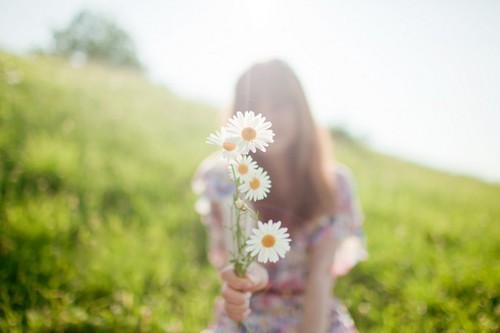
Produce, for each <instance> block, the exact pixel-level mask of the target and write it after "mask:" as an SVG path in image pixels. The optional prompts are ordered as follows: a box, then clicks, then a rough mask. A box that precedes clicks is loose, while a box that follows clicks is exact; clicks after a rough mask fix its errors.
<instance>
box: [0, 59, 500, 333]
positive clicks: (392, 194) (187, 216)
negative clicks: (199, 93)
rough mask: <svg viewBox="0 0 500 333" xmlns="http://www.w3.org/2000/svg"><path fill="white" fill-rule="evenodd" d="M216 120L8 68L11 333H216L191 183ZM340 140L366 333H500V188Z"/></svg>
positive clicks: (169, 98)
mask: <svg viewBox="0 0 500 333" xmlns="http://www.w3.org/2000/svg"><path fill="white" fill-rule="evenodd" d="M216 113H217V112H216V110H215V109H214V108H213V107H210V106H207V105H206V104H204V103H202V102H196V101H189V100H184V99H182V98H179V97H177V96H175V95H174V94H172V93H171V92H169V91H168V90H167V89H165V88H163V87H159V86H154V85H152V84H151V83H149V82H148V81H147V80H146V79H144V78H143V77H142V76H141V75H140V74H138V73H134V72H127V71H124V70H117V69H110V68H103V67H100V66H98V65H89V66H86V67H83V68H71V67H69V66H67V65H65V63H64V62H63V61H61V60H57V59H50V58H36V59H23V58H19V57H15V56H12V55H9V54H6V53H0V331H2V332H25V331H29V332H173V333H175V332H188V333H190V332H199V331H200V329H202V328H203V326H204V325H206V324H207V323H208V321H209V320H210V316H211V313H210V311H211V306H212V299H213V298H214V296H215V295H216V294H217V292H218V290H219V285H218V281H217V275H216V272H215V271H214V270H213V269H212V268H211V267H210V265H209V264H208V262H207V260H206V255H205V246H206V240H205V230H204V229H203V226H202V225H201V224H200V223H199V219H198V216H197V215H196V213H195V212H194V210H193V205H194V200H195V197H194V195H193V194H192V193H191V189H190V178H191V175H192V174H193V172H194V170H195V168H196V166H197V164H198V163H199V162H200V161H201V160H202V159H203V158H204V157H205V156H206V155H207V154H208V153H210V152H211V151H212V150H211V147H210V146H208V145H206V144H205V143H204V141H205V138H206V136H207V135H208V134H209V133H210V132H212V131H213V130H215V129H216V126H217V114H216ZM335 133H337V134H336V135H335V136H334V139H335V154H336V156H337V159H338V160H340V161H342V162H343V163H345V164H347V165H348V166H349V167H350V168H351V169H352V170H353V173H354V175H355V177H356V186H357V191H358V196H359V198H360V201H361V204H362V206H363V210H364V214H365V218H366V220H365V231H366V234H367V242H368V250H369V260H367V261H366V262H363V263H361V264H360V265H358V266H357V267H356V268H355V269H354V270H353V271H352V272H351V273H350V274H349V275H348V276H346V277H343V278H341V279H340V280H339V281H338V282H337V284H336V286H335V290H334V292H335V293H336V294H338V295H339V296H340V297H341V298H343V299H344V300H345V302H346V305H347V306H348V307H349V310H350V311H351V313H352V314H353V316H354V317H355V320H356V322H357V325H358V327H359V329H360V331H361V332H496V331H498V329H499V326H498V318H500V302H499V301H500V298H499V297H500V296H499V290H498V289H499V288H498V286H499V282H500V265H499V264H500V262H499V258H500V227H499V225H500V185H491V184H487V183H483V182H480V181H477V180H474V179H472V178H467V177H460V176H453V175H449V174H445V173H441V172H437V171H434V170H430V169H428V168H424V167H420V166H417V165H415V164H412V163H409V162H404V161H401V160H398V159H395V158H392V157H389V156H385V155H382V154H379V153H375V152H373V151H371V150H370V149H368V148H367V147H366V146H363V145H362V144H361V143H359V142H358V141H356V140H353V139H352V138H349V137H348V136H343V135H340V134H339V133H338V132H335ZM464 153H465V152H464Z"/></svg>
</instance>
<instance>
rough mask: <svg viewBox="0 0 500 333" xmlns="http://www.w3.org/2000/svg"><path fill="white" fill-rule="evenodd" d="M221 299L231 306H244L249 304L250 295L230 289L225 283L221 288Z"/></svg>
mask: <svg viewBox="0 0 500 333" xmlns="http://www.w3.org/2000/svg"><path fill="white" fill-rule="evenodd" d="M221 294H222V297H223V298H224V300H226V301H227V302H229V303H232V304H245V303H247V302H249V300H250V296H251V294H250V293H249V292H240V291H237V290H235V289H233V288H231V287H230V286H229V285H227V283H224V285H223V286H222V293H221Z"/></svg>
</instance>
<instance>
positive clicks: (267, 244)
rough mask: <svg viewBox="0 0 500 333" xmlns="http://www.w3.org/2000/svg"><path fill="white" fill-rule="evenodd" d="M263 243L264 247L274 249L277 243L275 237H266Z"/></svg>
mask: <svg viewBox="0 0 500 333" xmlns="http://www.w3.org/2000/svg"><path fill="white" fill-rule="evenodd" d="M261 242H262V246H263V247H273V246H274V244H275V243H276V238H275V237H274V236H273V235H265V236H264V237H262V241H261Z"/></svg>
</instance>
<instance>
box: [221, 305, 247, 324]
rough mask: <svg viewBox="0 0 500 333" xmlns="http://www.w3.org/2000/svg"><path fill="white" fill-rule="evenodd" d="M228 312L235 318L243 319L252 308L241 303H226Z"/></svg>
mask: <svg viewBox="0 0 500 333" xmlns="http://www.w3.org/2000/svg"><path fill="white" fill-rule="evenodd" d="M225 311H226V314H227V315H228V316H229V317H230V318H231V319H233V320H237V321H241V320H243V319H245V318H246V317H247V316H248V315H249V314H250V312H251V310H250V308H248V307H245V306H241V305H231V304H227V303H226V304H225Z"/></svg>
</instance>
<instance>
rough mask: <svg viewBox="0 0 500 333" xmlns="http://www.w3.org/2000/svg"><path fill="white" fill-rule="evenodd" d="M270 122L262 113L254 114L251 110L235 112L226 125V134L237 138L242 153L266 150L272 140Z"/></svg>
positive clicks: (272, 133)
mask: <svg viewBox="0 0 500 333" xmlns="http://www.w3.org/2000/svg"><path fill="white" fill-rule="evenodd" d="M271 125H272V124H271V122H269V121H266V117H263V116H262V114H260V113H259V114H258V115H255V114H254V113H253V111H245V114H243V113H241V112H240V111H238V112H236V115H234V116H233V117H232V118H231V119H229V125H228V126H227V134H228V135H229V136H230V137H234V138H237V139H238V148H239V150H240V151H241V153H242V154H248V152H249V151H250V150H251V151H252V152H253V153H255V152H256V149H260V150H262V151H264V152H265V151H266V147H267V146H269V143H270V142H274V141H273V137H274V132H273V131H272V130H271V129H270V127H271Z"/></svg>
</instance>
